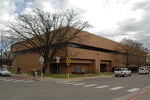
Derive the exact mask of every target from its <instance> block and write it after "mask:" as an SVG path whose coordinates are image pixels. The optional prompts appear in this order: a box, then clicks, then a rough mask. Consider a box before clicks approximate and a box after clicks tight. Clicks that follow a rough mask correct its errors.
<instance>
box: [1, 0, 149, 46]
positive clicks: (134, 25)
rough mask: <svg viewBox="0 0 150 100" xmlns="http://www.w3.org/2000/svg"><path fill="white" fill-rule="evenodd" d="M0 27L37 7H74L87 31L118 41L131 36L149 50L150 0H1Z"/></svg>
mask: <svg viewBox="0 0 150 100" xmlns="http://www.w3.org/2000/svg"><path fill="white" fill-rule="evenodd" d="M0 8H1V9H0V30H3V29H5V28H6V27H5V23H6V22H7V21H12V20H14V18H15V17H16V16H18V15H19V14H22V13H32V11H33V9H35V8H39V9H42V10H44V11H49V12H55V11H58V10H59V11H61V10H65V9H70V8H71V9H75V10H77V11H78V12H79V13H80V16H81V17H82V18H83V19H84V20H86V21H89V23H90V24H91V25H92V26H93V28H91V29H88V30H86V31H88V32H91V33H93V34H97V35H99V36H102V37H105V38H109V39H111V40H114V41H117V42H118V41H120V40H121V39H123V38H130V39H134V40H136V41H138V42H140V43H143V44H144V47H146V48H148V49H150V45H149V43H150V38H149V37H150V0H0Z"/></svg>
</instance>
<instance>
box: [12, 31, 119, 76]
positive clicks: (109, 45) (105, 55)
mask: <svg viewBox="0 0 150 100" xmlns="http://www.w3.org/2000/svg"><path fill="white" fill-rule="evenodd" d="M81 34H86V35H88V37H89V38H88V39H87V42H86V43H76V42H73V41H72V42H69V43H67V45H66V48H67V49H68V51H67V52H66V54H65V55H72V56H70V58H71V62H70V73H71V72H85V73H86V72H97V73H101V72H112V68H113V67H115V66H121V64H120V63H117V62H116V61H115V60H116V57H117V55H118V54H117V52H116V46H117V44H118V43H117V42H115V41H112V40H109V39H106V38H103V37H100V36H97V35H94V34H91V33H89V32H85V31H81ZM11 51H12V53H13V54H14V55H16V58H15V60H14V62H13V69H14V70H17V68H18V67H20V68H21V70H22V71H32V70H33V69H37V70H41V66H40V63H39V57H40V55H39V54H38V53H35V52H34V50H33V49H32V50H29V49H28V50H24V49H23V48H22V49H20V50H19V51H16V50H15V49H14V48H12V50H11ZM63 55H64V54H63ZM63 55H62V54H59V53H58V54H57V55H56V56H60V57H61V59H60V63H59V72H60V73H67V71H68V69H67V68H68V67H67V65H66V57H64V56H63ZM73 55H74V56H73ZM50 70H51V72H52V73H55V72H56V71H57V64H56V59H55V58H54V60H53V61H52V62H51V65H50Z"/></svg>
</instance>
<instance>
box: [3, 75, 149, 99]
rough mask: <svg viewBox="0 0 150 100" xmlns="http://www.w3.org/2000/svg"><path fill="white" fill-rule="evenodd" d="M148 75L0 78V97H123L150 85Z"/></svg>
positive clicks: (125, 97)
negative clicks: (77, 78) (65, 79)
mask: <svg viewBox="0 0 150 100" xmlns="http://www.w3.org/2000/svg"><path fill="white" fill-rule="evenodd" d="M149 80H150V75H133V76H131V77H112V78H99V79H90V80H84V81H74V82H70V81H69V82H54V81H33V80H26V79H19V78H14V77H0V100H117V98H118V100H126V99H127V98H129V97H130V96H132V95H133V93H135V94H137V93H138V91H139V92H140V91H141V90H142V89H144V88H145V87H146V86H148V85H149V84H150V81H149Z"/></svg>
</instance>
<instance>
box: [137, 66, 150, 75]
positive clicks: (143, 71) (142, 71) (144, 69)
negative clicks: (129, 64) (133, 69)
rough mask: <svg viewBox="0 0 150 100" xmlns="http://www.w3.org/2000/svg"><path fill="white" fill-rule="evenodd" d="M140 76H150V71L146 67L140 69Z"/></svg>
mask: <svg viewBox="0 0 150 100" xmlns="http://www.w3.org/2000/svg"><path fill="white" fill-rule="evenodd" d="M139 74H149V70H148V69H147V68H146V67H140V68H139Z"/></svg>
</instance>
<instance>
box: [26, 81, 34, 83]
mask: <svg viewBox="0 0 150 100" xmlns="http://www.w3.org/2000/svg"><path fill="white" fill-rule="evenodd" d="M25 82H26V83H29V82H34V81H32V80H30V81H25Z"/></svg>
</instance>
